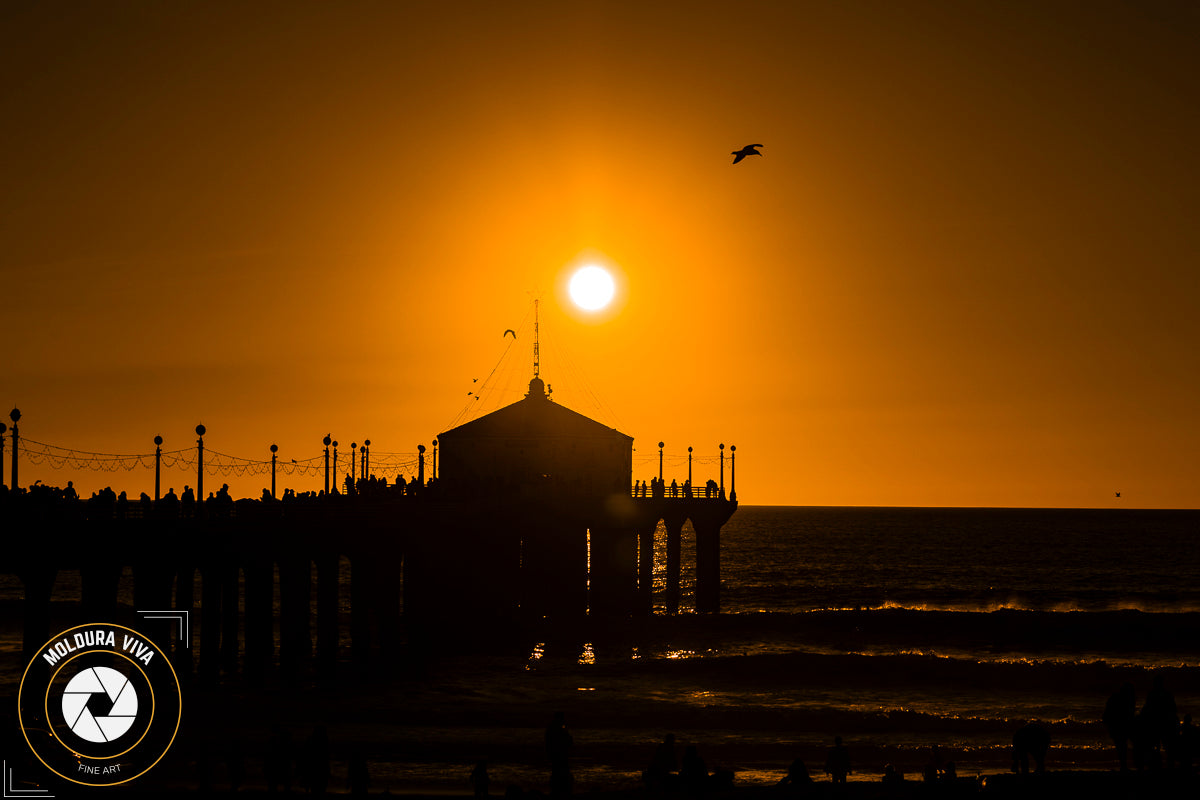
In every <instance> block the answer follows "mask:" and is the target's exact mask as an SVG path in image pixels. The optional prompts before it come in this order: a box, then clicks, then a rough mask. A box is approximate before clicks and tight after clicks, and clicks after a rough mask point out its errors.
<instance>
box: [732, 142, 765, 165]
mask: <svg viewBox="0 0 1200 800" xmlns="http://www.w3.org/2000/svg"><path fill="white" fill-rule="evenodd" d="M756 147H762V145H761V144H748V145H746V146H745V147H743V148H742V149H741V150H734V151H733V152H732V153H730V155H732V156H737V158H735V159H733V163H735V164H736V163H737V162H739V161H741V160H742V159H743V158H745V157H746V156H761V155H762V153H760V152H758V151H757V150H755V149H754V148H756Z"/></svg>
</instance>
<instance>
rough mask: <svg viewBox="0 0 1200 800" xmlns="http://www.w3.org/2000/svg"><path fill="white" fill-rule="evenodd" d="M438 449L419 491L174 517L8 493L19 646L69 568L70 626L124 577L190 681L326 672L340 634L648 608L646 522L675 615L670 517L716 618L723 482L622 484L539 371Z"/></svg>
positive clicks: (627, 476) (155, 509)
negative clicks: (675, 486)
mask: <svg viewBox="0 0 1200 800" xmlns="http://www.w3.org/2000/svg"><path fill="white" fill-rule="evenodd" d="M438 442H439V444H440V446H441V468H440V470H439V474H438V477H437V480H436V482H435V483H434V484H433V485H432V486H426V485H425V484H424V483H421V484H420V488H419V489H413V488H412V487H410V489H409V490H408V491H407V492H404V493H401V492H399V491H397V490H396V489H395V488H394V487H387V488H383V489H375V490H372V491H368V492H363V493H361V494H356V495H345V494H342V495H338V494H334V495H329V496H326V495H321V496H310V497H301V498H293V499H291V500H285V501H276V500H270V499H266V500H261V501H260V500H238V501H236V502H233V501H228V502H227V503H222V504H214V503H211V502H210V503H203V504H200V505H199V506H198V507H197V513H196V515H195V516H193V517H190V518H183V517H181V516H180V514H179V509H178V506H174V507H167V506H165V505H164V504H155V505H153V506H141V505H139V504H137V503H132V504H129V505H128V506H126V507H114V506H113V505H112V504H108V505H104V504H101V505H97V504H94V503H87V502H83V501H71V502H64V501H63V500H62V499H61V498H49V497H41V498H40V497H37V496H35V495H34V494H32V493H31V494H25V495H21V496H19V497H14V496H10V497H8V498H7V499H6V500H5V502H4V503H3V505H2V506H0V513H2V514H3V515H4V516H5V517H6V520H5V523H6V524H5V530H6V532H7V535H6V537H5V540H6V545H7V547H6V549H5V551H4V553H3V555H2V556H0V571H3V572H8V573H15V574H17V575H19V576H20V578H21V580H22V581H23V583H24V587H25V603H24V617H25V618H24V630H25V644H26V654H27V655H28V656H32V655H33V654H34V653H33V649H34V648H36V647H38V646H40V645H41V644H42V643H43V642H44V641H46V639H47V638H48V637H49V636H50V635H51V634H52V633H53V631H51V630H50V619H49V601H50V599H51V595H52V592H53V587H54V583H55V576H56V573H57V572H58V571H59V570H76V569H77V570H79V573H80V578H81V586H82V610H81V616H80V619H79V620H78V622H91V621H103V620H114V621H119V620H116V619H115V614H116V611H117V602H116V601H117V594H118V586H119V584H120V581H121V579H122V574H123V571H124V569H125V568H126V567H129V568H131V574H132V580H133V598H134V603H133V604H134V607H135V608H137V609H186V610H189V611H190V612H191V621H192V622H197V621H198V622H199V629H200V637H199V644H200V659H199V663H198V670H199V672H200V673H201V675H203V676H206V677H208V678H211V679H215V678H216V677H217V676H218V675H219V674H220V673H221V672H222V671H224V672H226V673H230V672H234V671H237V670H239V669H242V670H244V671H245V673H246V674H247V676H248V677H249V678H251V679H257V678H261V677H263V676H264V675H265V674H266V672H267V671H268V670H269V669H270V668H271V666H272V665H273V664H274V662H275V659H276V655H277V656H278V663H279V666H280V669H281V672H282V673H283V674H284V675H285V676H286V675H294V674H297V673H298V671H299V670H300V669H301V668H302V667H303V665H304V664H305V663H307V662H308V661H309V660H310V659H312V658H313V656H314V654H315V657H316V662H317V664H316V666H317V667H318V671H319V672H321V673H323V674H331V673H332V671H333V668H334V665H335V663H336V661H337V658H338V653H339V642H340V641H342V640H345V639H346V638H348V639H349V641H350V651H351V655H352V660H353V661H354V662H356V663H358V664H359V665H366V664H367V663H368V661H369V660H370V654H371V652H372V650H373V648H375V647H378V648H379V649H380V650H381V651H382V652H384V653H388V652H389V651H391V650H392V649H393V648H394V647H395V646H396V643H397V642H399V641H401V640H402V639H404V638H405V635H407V636H409V637H411V636H412V635H413V634H414V631H416V632H420V631H424V632H430V631H438V630H443V631H444V630H453V631H454V632H455V635H456V636H457V637H462V638H469V637H470V636H471V632H472V630H481V629H483V630H498V629H504V628H505V626H507V625H510V624H515V625H521V624H528V623H530V622H531V621H537V620H540V619H542V618H551V619H554V620H559V621H565V622H567V623H568V624H569V623H570V622H571V621H572V620H582V619H583V618H584V617H585V615H586V616H590V617H608V618H624V617H626V616H628V615H631V614H649V613H651V611H652V609H653V588H652V584H653V567H654V535H655V531H656V529H657V527H658V524H659V521H660V520H661V521H662V522H663V524H664V526H665V528H666V532H667V557H666V565H665V566H666V569H665V572H666V605H667V609H668V611H669V612H674V611H676V610H677V609H678V605H679V595H680V591H679V579H680V571H681V570H680V566H681V565H680V552H681V547H680V540H681V536H682V531H683V528H684V525H685V523H686V521H688V520H691V522H692V526H693V528H694V530H695V534H696V593H695V602H696V610H697V611H698V612H716V611H718V610H719V609H720V531H721V527H722V526H723V525H724V523H725V522H726V521H727V520H728V519H729V517H730V516H731V515H732V514H733V513H734V511H735V510H736V508H737V502H736V499H735V495H734V494H733V493H732V492H731V494H730V497H729V499H726V497H725V495H724V491H723V486H722V491H721V493H720V494H714V495H713V496H710V497H706V496H704V493H703V492H702V491H701V492H695V493H693V496H685V495H684V493H683V492H682V491H681V492H679V493H678V494H677V495H676V496H667V494H668V493H666V492H659V493H657V494H654V493H646V495H648V496H641V493H635V492H634V491H632V490H631V484H632V456H633V439H632V437H630V436H628V435H626V434H624V433H621V432H620V431H617V430H615V429H613V428H610V427H607V426H605V425H602V424H601V423H598V422H596V421H594V420H591V419H589V418H587V417H585V416H583V415H581V414H578V413H577V412H574V411H572V410H570V409H568V408H566V407H564V406H562V405H560V404H558V403H556V402H554V401H553V400H551V398H550V397H549V395H548V393H547V391H546V388H545V385H544V384H543V382H542V381H541V379H540V378H539V377H536V376H535V377H534V379H533V380H532V381H531V382H530V386H529V393H528V394H527V395H526V396H525V398H524V399H522V400H520V401H518V402H516V403H513V404H511V405H509V406H507V407H504V408H501V409H499V410H497V411H495V412H493V413H491V414H488V415H486V416H483V417H480V418H478V419H476V420H473V421H471V422H468V423H466V424H464V425H462V426H460V427H457V428H454V429H452V430H449V431H446V432H444V433H442V434H440V435H439V436H438ZM156 444H157V442H156ZM201 446H202V445H201ZM722 447H723V446H722ZM422 450H423V448H422ZM421 459H422V467H421V472H422V473H423V472H424V455H423V453H422V456H421ZM14 471H15V470H14ZM660 471H661V460H660ZM722 483H723V473H722ZM635 494H636V495H638V496H635ZM314 599H315V603H314ZM347 601H348V602H347ZM276 608H278V615H277V616H276ZM347 612H348V613H347ZM129 621H130V622H133V623H134V624H135V625H136V626H137V627H138V628H139V629H140V630H143V631H145V632H146V633H147V634H149V635H151V636H154V637H155V638H157V639H159V641H160V642H162V643H164V644H165V643H166V642H168V641H172V640H173V641H174V642H175V648H176V652H178V653H180V657H181V665H182V666H184V667H188V666H190V664H191V660H192V659H191V653H190V652H188V650H187V648H188V645H189V641H188V637H187V636H185V637H180V636H179V635H178V633H177V632H176V630H175V626H176V623H175V622H174V621H171V620H148V619H137V620H129ZM276 623H277V624H278V639H277V640H278V654H276V652H275V644H276V636H275V635H274V631H275V626H276ZM347 633H348V637H347V636H346V634H347ZM314 645H315V647H314Z"/></svg>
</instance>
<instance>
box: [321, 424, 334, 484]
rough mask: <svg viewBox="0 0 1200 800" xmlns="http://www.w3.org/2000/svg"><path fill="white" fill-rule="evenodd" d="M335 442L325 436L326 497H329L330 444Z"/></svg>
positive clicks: (323, 442) (322, 441) (323, 440)
mask: <svg viewBox="0 0 1200 800" xmlns="http://www.w3.org/2000/svg"><path fill="white" fill-rule="evenodd" d="M332 441H333V440H332V439H330V438H329V434H328V433H327V434H325V438H324V439H322V440H321V443H322V444H323V445H325V496H326V497H328V496H329V443H330V442H332Z"/></svg>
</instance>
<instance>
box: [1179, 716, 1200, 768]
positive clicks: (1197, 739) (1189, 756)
mask: <svg viewBox="0 0 1200 800" xmlns="http://www.w3.org/2000/svg"><path fill="white" fill-rule="evenodd" d="M1198 747H1200V728H1197V727H1196V726H1195V725H1194V724H1192V715H1191V714H1184V715H1183V725H1182V727H1180V729H1179V767H1180V769H1182V770H1184V771H1185V772H1188V773H1191V771H1192V769H1193V768H1194V767H1195V766H1196V756H1197V748H1198Z"/></svg>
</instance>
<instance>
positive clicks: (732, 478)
mask: <svg viewBox="0 0 1200 800" xmlns="http://www.w3.org/2000/svg"><path fill="white" fill-rule="evenodd" d="M736 459H737V445H736V444H731V445H729V499H730V500H733V501H736V500H737V472H736V471H735V469H736V467H737V464H736V463H735V460H736Z"/></svg>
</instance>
